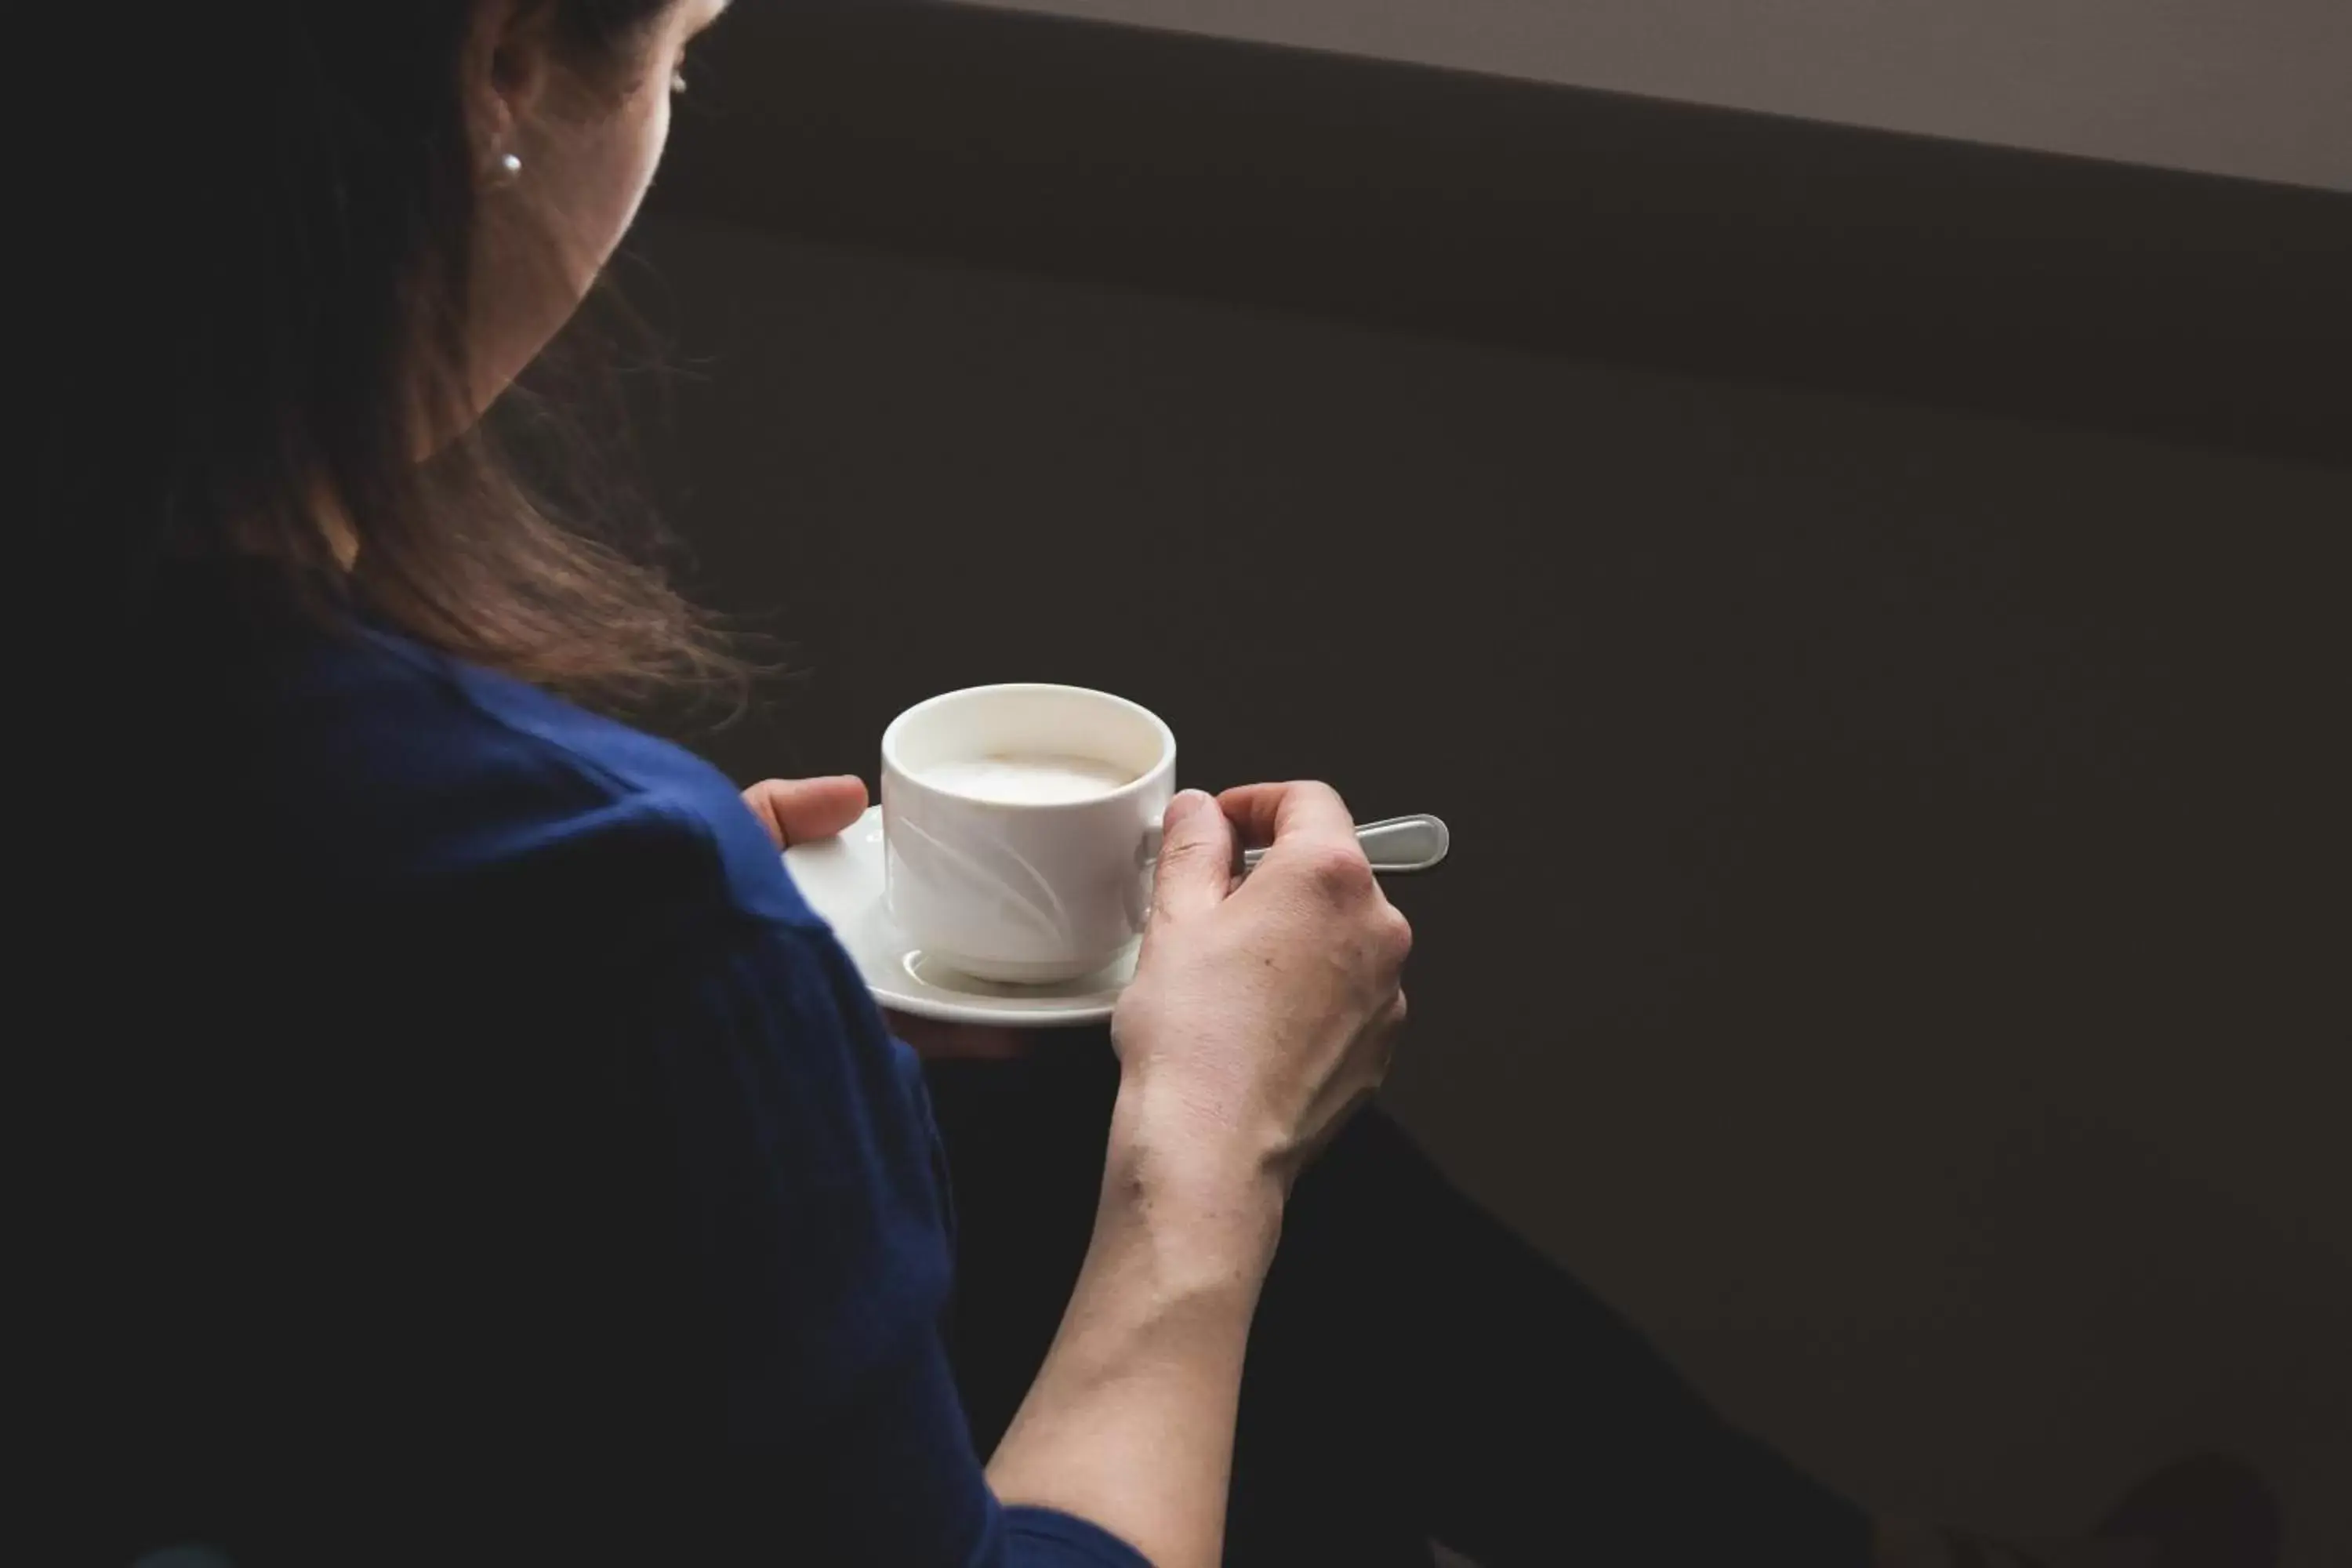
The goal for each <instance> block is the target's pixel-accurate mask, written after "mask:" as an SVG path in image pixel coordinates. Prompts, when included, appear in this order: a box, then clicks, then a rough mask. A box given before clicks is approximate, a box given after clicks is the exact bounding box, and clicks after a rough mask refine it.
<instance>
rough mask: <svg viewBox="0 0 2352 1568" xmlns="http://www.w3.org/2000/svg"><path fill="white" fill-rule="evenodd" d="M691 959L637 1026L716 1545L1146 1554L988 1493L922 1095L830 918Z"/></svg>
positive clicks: (937, 1554) (942, 1558)
mask: <svg viewBox="0 0 2352 1568" xmlns="http://www.w3.org/2000/svg"><path fill="white" fill-rule="evenodd" d="M691 947H692V955H691V956H689V957H686V958H684V959H682V960H681V962H680V964H679V974H678V980H679V984H677V986H676V987H674V988H671V987H665V989H666V990H668V991H669V992H670V994H668V995H667V997H665V998H664V999H663V1000H662V1002H661V1004H660V1005H659V1007H658V1009H657V1010H658V1012H659V1014H660V1015H661V1016H659V1017H657V1018H656V1017H649V1018H648V1019H647V1020H646V1023H647V1025H648V1027H647V1029H646V1037H650V1038H651V1039H652V1040H653V1041H654V1043H655V1046H656V1048H655V1050H654V1051H653V1053H652V1056H651V1059H650V1061H649V1062H647V1063H646V1064H645V1066H646V1068H647V1069H648V1070H647V1073H646V1081H645V1082H644V1083H643V1085H642V1087H641V1090H640V1092H641V1093H642V1094H643V1095H644V1103H645V1106H646V1110H647V1111H648V1112H649V1113H650V1114H652V1115H653V1116H655V1117H656V1119H657V1126H656V1129H655V1131H656V1133H657V1135H658V1136H657V1142H660V1143H663V1144H666V1145H667V1148H668V1149H670V1150H672V1151H674V1152H675V1162H674V1165H673V1167H672V1172H673V1174H672V1176H671V1182H672V1184H673V1185H672V1190H671V1192H670V1194H668V1197H667V1207H668V1209H669V1211H670V1212H671V1213H672V1214H674V1215H676V1216H677V1218H676V1223H677V1232H678V1235H679V1237H680V1239H681V1242H682V1246H681V1247H680V1248H679V1249H678V1256H679V1258H681V1259H682V1262H683V1272H684V1274H685V1277H686V1289H687V1291H688V1321H691V1322H698V1323H699V1324H700V1326H701V1333H702V1335H703V1336H705V1337H706V1342H705V1345H704V1346H703V1348H702V1349H701V1350H700V1351H699V1352H698V1354H697V1358H696V1361H695V1363H694V1364H698V1365H700V1366H701V1367H703V1368H705V1369H706V1371H705V1375H706V1377H707V1379H708V1381H709V1386H710V1402H709V1415H710V1417H711V1419H712V1421H713V1422H714V1423H715V1424H716V1426H718V1428H719V1433H720V1434H721V1439H720V1441H721V1450H720V1451H721V1453H722V1454H723V1456H724V1458H723V1460H722V1465H721V1471H722V1473H721V1475H720V1476H719V1478H715V1479H716V1480H717V1483H718V1489H719V1492H720V1494H721V1495H719V1496H716V1497H712V1498H710V1499H709V1502H710V1503H711V1504H712V1505H715V1506H716V1507H717V1508H718V1509H719V1513H720V1514H721V1515H723V1516H724V1517H726V1518H727V1520H728V1521H729V1522H728V1530H729V1533H730V1534H731V1535H734V1536H736V1537H737V1539H738V1541H739V1542H750V1541H752V1540H754V1539H759V1540H761V1541H772V1543H773V1548H774V1552H775V1554H776V1555H775V1560H777V1561H808V1562H822V1563H834V1564H843V1565H848V1564H854V1563H891V1564H941V1565H954V1568H996V1565H1000V1564H1002V1565H1004V1568H1013V1565H1016V1564H1021V1565H1026V1564H1040V1565H1042V1564H1055V1565H1066V1568H1080V1565H1109V1564H1118V1565H1119V1568H1134V1565H1137V1564H1140V1563H1143V1559H1142V1558H1141V1557H1140V1556H1139V1554H1138V1553H1137V1552H1134V1551H1133V1550H1132V1549H1131V1548H1129V1546H1127V1545H1126V1544H1124V1543H1123V1542H1119V1541H1118V1540H1117V1539H1115V1538H1114V1537H1112V1536H1111V1535H1109V1534H1108V1533H1107V1532H1106V1531H1102V1530H1101V1529H1099V1528H1097V1527H1096V1526H1094V1525H1092V1524H1089V1523H1087V1522H1085V1521H1080V1520H1076V1519H1073V1518H1070V1517H1067V1516H1065V1515H1061V1514H1057V1513H1053V1512H1050V1511H1047V1510H1030V1509H1010V1510H1008V1509H1003V1508H1002V1507H1000V1505H999V1504H998V1503H997V1501H996V1500H995V1498H994V1496H993V1495H992V1493H991V1492H990V1491H989V1489H988V1485H987V1481H986V1478H985V1476H984V1475H983V1473H982V1467H981V1461H980V1458H979V1457H978V1456H977V1455H976V1454H975V1453H974V1452H973V1449H972V1446H971V1436H970V1432H969V1429H968V1427H967V1426H966V1423H965V1418H964V1414H963V1410H962V1407H961V1402H960V1400H959V1397H958V1394H957V1392H956V1385H955V1382H954V1379H953V1376H952V1374H951V1373H950V1367H949V1363H948V1359H947V1354H946V1351H945V1346H944V1342H943V1338H942V1333H941V1320H942V1315H943V1313H944V1310H945V1308H946V1304H947V1295H948V1290H949V1288H950V1249H949V1243H948V1237H947V1231H946V1216H945V1213H944V1206H943V1205H944V1194H943V1192H942V1190H941V1187H940V1182H939V1179H938V1170H939V1167H938V1163H937V1158H938V1155H937V1150H938V1144H937V1137H936V1134H935V1132H934V1131H933V1130H932V1126H931V1122H930V1116H929V1105H928V1101H927V1100H925V1098H924V1096H923V1090H922V1086H921V1078H920V1075H919V1072H918V1071H917V1070H916V1068H915V1063H914V1059H913V1057H912V1054H911V1053H910V1052H908V1050H907V1049H906V1047H904V1046H902V1045H900V1044H898V1042H897V1041H895V1040H892V1039H891V1038H890V1037H888V1035H887V1032H886V1031H885V1029H884V1027H883V1025H882V1021H881V1018H880V1016H879V1014H878V1013H877V1011H876V1010H875V1008H874V1006H873V1005H872V1003H871V1001H870V999H869V998H868V997H867V996H866V992H865V989H864V986H863V984H862V983H861V982H860V981H859V980H858V978H857V976H856V973H855V971H854V969H853V967H852V966H851V964H850V962H849V960H848V959H847V957H846V956H845V954H843V952H841V950H840V948H839V946H838V945H837V944H836V943H835V942H834V941H833V939H832V937H831V936H830V934H829V933H828V932H826V931H824V930H823V928H822V927H817V926H804V925H802V924H799V923H797V922H794V923H785V922H779V921H760V920H753V919H751V918H748V917H743V916H740V915H736V916H734V917H733V919H732V921H731V924H730V929H727V930H725V931H722V932H719V933H714V940H712V941H710V942H695V943H693V944H691ZM787 1499H789V1504H788V1505H787V1502H786V1500H787ZM744 1555H745V1557H746V1559H747V1560H748V1559H749V1558H750V1557H751V1555H752V1553H750V1552H746V1553H745V1554H744Z"/></svg>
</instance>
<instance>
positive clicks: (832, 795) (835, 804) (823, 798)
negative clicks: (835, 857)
mask: <svg viewBox="0 0 2352 1568" xmlns="http://www.w3.org/2000/svg"><path fill="white" fill-rule="evenodd" d="M743 804H744V805H748V806H750V807H751V815H752V816H756V817H758V818H759V819H760V826H762V827H765V828H766V829H767V830H768V834H769V837H772V838H773V839H774V840H775V841H776V847H777V848H779V849H783V848H788V847H791V846H793V845H794V844H805V843H807V842H808V841H809V840H810V839H812V838H830V837H833V836H834V835H835V834H836V833H839V832H841V831H842V830H843V829H845V828H846V827H847V826H849V825H850V824H851V823H853V822H856V820H857V818H858V816H860V814H862V813H863V812H864V811H865V810H866V781H865V780H863V779H859V778H852V777H847V776H843V777H839V778H822V779H763V780H761V782H760V783H758V784H753V785H752V786H751V788H750V789H747V790H745V791H744V792H743Z"/></svg>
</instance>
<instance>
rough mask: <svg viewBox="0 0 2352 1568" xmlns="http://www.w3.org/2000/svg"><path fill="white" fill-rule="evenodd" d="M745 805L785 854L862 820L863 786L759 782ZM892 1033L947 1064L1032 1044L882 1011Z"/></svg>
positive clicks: (860, 782)
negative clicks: (948, 1059) (951, 1059)
mask: <svg viewBox="0 0 2352 1568" xmlns="http://www.w3.org/2000/svg"><path fill="white" fill-rule="evenodd" d="M743 804H744V805H748V806H750V807H751V815H752V816H756V817H758V818H759V819H760V826H762V827H764V828H766V829H767V830H768V837H771V838H773V839H774V840H775V841H776V847H777V848H779V849H787V848H790V847H792V846H793V845H795V844H805V843H807V842H808V841H809V840H810V839H812V838H830V837H833V836H834V835H835V834H836V833H839V832H842V831H844V830H845V829H846V828H847V827H848V826H850V824H852V823H854V822H856V820H857V819H858V817H860V816H863V815H865V811H866V781H865V780H864V779H860V778H851V777H846V776H845V777H839V778H822V779H762V780H761V781H760V782H759V783H758V784H753V785H752V786H751V788H750V789H747V790H745V791H744V792H743ZM882 1016H883V1017H884V1018H885V1019H887V1020H888V1022H889V1025H890V1028H891V1031H892V1032H893V1033H894V1034H896V1035H897V1036H898V1037H899V1038H900V1039H902V1040H904V1041H906V1042H907V1044H908V1045H909V1046H912V1047H914V1049H915V1054H916V1055H917V1056H919V1057H921V1058H923V1059H924V1060H925V1061H936V1060H940V1059H942V1058H964V1059H971V1058H982V1059H987V1060H999V1061H1001V1060H1003V1059H1004V1058H1009V1057H1017V1056H1021V1055H1023V1054H1024V1053H1026V1052H1027V1051H1028V1049H1029V1048H1030V1046H1031V1045H1032V1043H1033V1042H1032V1041H1031V1040H1030V1038H1029V1037H1028V1036H1026V1035H1024V1034H1023V1033H1022V1032H1021V1031H1019V1030H1018V1029H1005V1028H998V1027H995V1026H990V1025H983V1024H941V1023H938V1022H935V1021H934V1020H932V1019H929V1018H910V1017H908V1016H907V1015H905V1014H903V1013H892V1012H889V1011H887V1010H886V1011H885V1012H884V1013H883V1015H882Z"/></svg>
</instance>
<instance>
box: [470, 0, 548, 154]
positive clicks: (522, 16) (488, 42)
mask: <svg viewBox="0 0 2352 1568" xmlns="http://www.w3.org/2000/svg"><path fill="white" fill-rule="evenodd" d="M548 19H549V8H548V6H547V5H544V4H542V3H541V0H485V3H484V4H483V5H480V6H479V7H478V8H477V10H476V13H475V17H474V31H473V36H472V37H471V39H470V40H469V41H468V43H467V49H466V60H465V68H464V77H463V90H464V92H465V95H466V119H467V127H468V129H469V130H470V132H472V135H473V142H474V153H475V158H474V162H475V164H476V166H477V167H478V168H479V169H480V170H481V172H482V175H483V178H484V180H485V181H486V182H487V183H488V184H498V183H499V182H501V181H502V180H505V179H507V178H509V177H511V176H512V175H513V174H516V173H518V172H520V157H521V147H520V143H521V142H522V139H523V128H524V127H525V126H527V125H529V124H530V122H531V120H532V118H533V116H534V115H535V114H536V113H537V111H538V110H539V109H540V107H541V100H542V99H543V98H544V97H545V95H546V92H547V87H548V81H549V79H550V77H551V75H552V73H553V69H554V59H553V56H552V53H551V49H552V44H553V40H552V39H551V37H550V36H549V26H548Z"/></svg>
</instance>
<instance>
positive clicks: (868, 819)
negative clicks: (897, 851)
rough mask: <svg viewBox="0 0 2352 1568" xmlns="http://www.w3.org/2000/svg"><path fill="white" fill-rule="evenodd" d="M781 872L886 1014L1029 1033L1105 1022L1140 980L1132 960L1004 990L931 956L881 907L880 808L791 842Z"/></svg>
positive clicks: (1130, 957)
mask: <svg viewBox="0 0 2352 1568" xmlns="http://www.w3.org/2000/svg"><path fill="white" fill-rule="evenodd" d="M784 865H785V867H786V868H788V869H789V870H790V871H791V872H792V874H793V881H794V882H796V883H798V884H799V886H800V889H801V896H802V897H803V898H804V899H806V900H808V902H809V908H811V909H813V910H815V911H816V912H817V913H818V914H820V915H823V916H824V919H825V922H826V923H827V924H829V925H831V926H832V927H833V931H834V934H835V936H837V937H839V938H840V939H841V945H842V946H843V947H845V948H846V949H847V950H848V952H849V956H850V959H851V961H852V962H853V963H856V965H857V973H858V974H859V976H860V977H861V978H863V979H864V980H865V982H866V989H867V990H869V991H871V992H873V993H874V999H875V1000H876V1001H877V1002H879V1003H880V1004H882V1005H884V1006H885V1007H890V1008H895V1009H897V1010H898V1012H901V1013H911V1014H913V1015H914V1016H916V1017H918V1018H936V1019H938V1020H940V1022H941V1023H947V1024H998V1025H1003V1026H1011V1027H1017V1028H1025V1029H1052V1028H1069V1027H1074V1026H1077V1025H1080V1024H1100V1023H1104V1022H1106V1021H1108V1019H1109V1017H1110V1010H1111V1007H1112V1005H1113V1004H1115V1003H1117V1002H1118V994H1119V992H1120V990H1121V989H1122V988H1124V987H1125V986H1126V984H1127V983H1128V982H1129V981H1130V980H1132V979H1134V978H1135V953H1134V951H1133V950H1132V949H1129V952H1128V953H1127V955H1126V956H1125V957H1123V958H1121V959H1119V960H1118V961H1117V962H1116V963H1111V964H1109V965H1108V967H1106V968H1103V969H1098V970H1097V971H1096V972H1095V973H1092V974H1088V975H1085V976H1082V977H1080V978H1079V979H1076V980H1070V981H1065V982H1063V983H1062V984H1058V985H1000V984H997V983H995V982H994V981H991V980H978V979H974V978H973V977H972V976H971V975H969V974H960V973H957V972H956V971H954V970H952V969H950V968H948V967H947V966H946V965H945V964H943V963H940V962H939V961H938V960H936V959H934V958H931V957H929V956H928V955H927V954H925V953H924V952H923V951H922V950H921V949H920V948H918V947H917V946H915V944H914V943H912V942H908V940H907V937H906V934H905V933H904V932H902V931H899V930H898V927H897V926H896V925H894V924H892V923H891V921H890V911H889V910H887V909H886V908H884V907H883V902H882V808H881V807H880V806H878V805H877V806H875V807H874V808H873V809H872V810H870V811H868V812H866V815H865V816H861V817H859V818H858V819H857V823H856V826H853V827H851V828H850V829H849V831H848V832H846V833H844V834H843V835H841V837H838V838H820V839H818V840H816V841H815V842H814V843H811V844H795V845H793V847H791V848H789V849H787V850H785V851H784Z"/></svg>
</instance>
